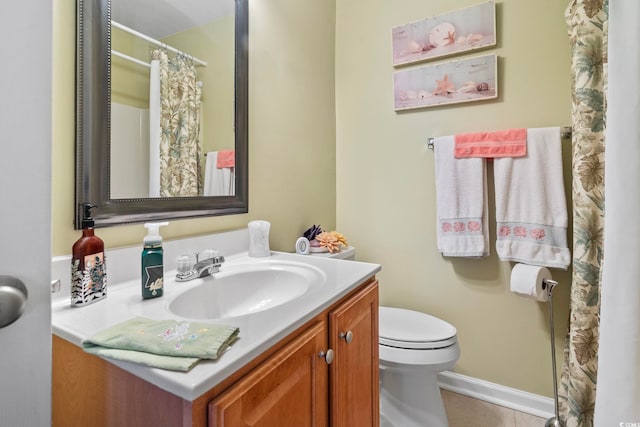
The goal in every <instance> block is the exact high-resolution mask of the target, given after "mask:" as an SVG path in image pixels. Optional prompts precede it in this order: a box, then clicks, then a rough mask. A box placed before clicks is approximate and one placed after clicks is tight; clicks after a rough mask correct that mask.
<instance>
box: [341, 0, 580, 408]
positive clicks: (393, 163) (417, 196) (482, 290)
mask: <svg viewBox="0 0 640 427" xmlns="http://www.w3.org/2000/svg"><path fill="white" fill-rule="evenodd" d="M477 3H479V1H478V0H457V1H450V0H432V1H423V0H403V1H401V2H397V1H396V2H390V1H383V0H350V1H340V0H338V1H337V8H336V9H337V12H336V15H337V20H336V22H337V23H336V41H337V43H336V112H337V115H336V117H337V124H336V130H337V132H336V135H337V149H336V158H337V167H336V173H337V227H338V229H339V230H340V231H342V232H343V233H345V234H346V235H347V236H348V237H350V239H351V243H353V245H354V246H356V248H357V251H358V254H359V256H358V258H359V259H361V260H366V261H373V262H379V263H381V264H382V272H381V274H380V275H379V278H380V280H381V303H382V304H385V305H391V306H399V307H405V308H411V309H416V310H421V311H424V312H428V313H431V314H433V315H436V316H439V317H441V318H443V319H445V320H447V321H449V322H451V323H452V324H453V325H455V326H456V327H457V329H458V337H459V340H460V345H461V349H462V356H461V359H460V361H459V363H458V365H457V367H456V371H457V372H459V373H462V374H465V375H470V376H472V377H477V378H481V379H484V380H487V381H491V382H495V383H498V384H502V385H506V386H509V387H515V388H517V389H521V390H525V391H529V392H532V393H537V394H541V395H546V396H551V395H552V392H553V389H552V380H551V362H550V358H551V357H550V344H549V330H548V326H547V323H548V321H547V315H548V313H547V310H546V305H544V304H541V303H537V302H535V301H530V300H525V299H524V298H520V297H517V296H515V295H513V294H512V293H510V292H509V282H508V280H509V275H510V271H511V264H510V263H507V262H501V261H499V260H498V259H497V257H496V256H495V255H492V256H491V257H489V258H488V259H483V260H479V261H476V260H460V259H452V258H443V257H442V256H441V255H440V254H439V253H438V252H437V250H436V244H435V222H436V221H435V207H434V206H435V190H434V171H433V152H432V151H430V150H427V149H426V141H427V138H429V137H432V136H439V135H448V134H453V133H459V132H472V131H482V130H492V129H505V128H510V127H542V126H566V125H569V124H570V69H569V45H568V39H567V35H566V27H565V23H564V17H563V13H564V7H565V6H566V2H558V1H556V0H540V1H522V0H503V1H500V2H497V32H498V45H497V47H496V48H494V49H489V50H485V51H484V53H487V52H496V53H497V54H498V57H499V62H498V79H499V91H500V96H499V99H498V100H496V101H489V102H483V103H470V104H459V105H454V106H448V107H447V106H445V107H436V108H428V109H421V110H411V111H407V112H403V113H396V112H394V111H393V92H392V85H393V81H392V75H393V67H392V65H391V28H392V27H394V26H397V25H402V24H406V23H408V22H412V21H416V20H420V19H423V18H427V17H430V16H434V15H437V14H440V13H444V12H448V11H451V10H454V9H458V8H461V7H465V6H470V5H473V4H477ZM478 54H480V52H477V53H469V54H465V55H459V56H458V57H463V56H464V57H469V56H474V55H478ZM404 68H407V67H403V69H404ZM564 145H565V147H564V148H565V150H564V151H565V153H564V154H565V160H566V161H565V175H566V180H565V181H566V183H565V186H566V188H567V191H569V189H570V184H569V179H568V178H569V174H570V172H569V166H570V165H569V160H570V159H569V156H570V143H569V142H568V141H565V142H564ZM489 171H490V173H491V171H492V168H490V169H489ZM491 193H493V192H491ZM568 194H570V193H568ZM490 203H491V206H493V197H491V200H490ZM491 218H494V217H493V209H492V213H491ZM492 222H493V223H494V225H493V227H492V228H491V236H492V238H491V240H492V248H491V249H492V251H493V252H495V244H494V243H493V242H494V241H495V219H492ZM553 273H554V277H555V278H556V279H558V280H559V281H560V282H561V289H559V290H558V292H557V295H556V298H555V300H554V301H555V305H556V310H555V314H556V320H557V322H556V326H557V329H556V331H557V340H556V344H557V350H558V354H559V359H561V357H560V356H561V354H562V343H563V342H564V332H565V330H566V320H567V315H568V302H567V301H568V286H569V283H570V275H569V274H568V273H567V272H559V271H558V270H556V271H554V272H553Z"/></svg>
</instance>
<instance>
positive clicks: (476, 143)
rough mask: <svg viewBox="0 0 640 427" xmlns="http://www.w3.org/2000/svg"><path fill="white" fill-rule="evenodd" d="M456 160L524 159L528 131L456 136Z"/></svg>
mask: <svg viewBox="0 0 640 427" xmlns="http://www.w3.org/2000/svg"><path fill="white" fill-rule="evenodd" d="M455 140H456V147H455V156H456V159H465V158H468V157H489V158H496V157H522V156H525V155H526V154H527V130H526V129H508V130H502V131H496V132H476V133H463V134H459V135H456V136H455Z"/></svg>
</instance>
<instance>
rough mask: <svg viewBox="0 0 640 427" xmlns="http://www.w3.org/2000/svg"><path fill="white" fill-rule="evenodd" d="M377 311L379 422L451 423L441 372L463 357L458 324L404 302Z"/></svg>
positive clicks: (403, 426) (399, 426) (386, 426)
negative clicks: (442, 392)
mask: <svg viewBox="0 0 640 427" xmlns="http://www.w3.org/2000/svg"><path fill="white" fill-rule="evenodd" d="M379 314H380V316H379V328H380V331H379V335H380V344H379V351H380V426H381V427H390V426H396V427H447V426H448V422H447V416H446V414H445V411H444V404H443V402H442V397H441V395H440V388H439V387H438V373H440V372H442V371H446V370H449V369H452V368H453V366H454V365H455V363H456V361H457V360H458V359H459V358H460V347H459V346H458V340H457V338H456V328H455V327H453V326H452V325H450V324H449V323H447V322H445V321H444V320H441V319H438V318H437V317H434V316H430V315H428V314H425V313H420V312H417V311H412V310H405V309H402V308H392V307H380V309H379Z"/></svg>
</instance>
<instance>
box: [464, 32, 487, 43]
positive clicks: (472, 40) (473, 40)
mask: <svg viewBox="0 0 640 427" xmlns="http://www.w3.org/2000/svg"><path fill="white" fill-rule="evenodd" d="M482 37H484V36H483V35H482V34H474V33H471V34H469V35H468V36H467V43H469V44H473V43H476V42H479V41H480V40H482Z"/></svg>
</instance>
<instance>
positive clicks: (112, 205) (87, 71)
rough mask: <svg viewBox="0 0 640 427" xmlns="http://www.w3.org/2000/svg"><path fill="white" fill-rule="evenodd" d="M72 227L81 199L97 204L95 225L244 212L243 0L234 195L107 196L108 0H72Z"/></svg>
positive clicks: (243, 2) (238, 18)
mask: <svg viewBox="0 0 640 427" xmlns="http://www.w3.org/2000/svg"><path fill="white" fill-rule="evenodd" d="M77 7H78V9H77V10H78V13H77V50H76V52H77V53H76V178H75V180H76V190H75V191H76V194H75V202H76V209H75V228H76V229H80V228H81V221H82V204H84V203H91V204H94V205H97V206H98V207H97V208H95V209H93V211H92V214H93V218H94V220H95V225H96V227H110V226H114V225H119V224H128V223H139V222H147V221H158V220H169V219H183V218H194V217H202V216H216V215H232V214H240V213H246V212H248V208H249V206H248V205H249V203H248V198H249V188H248V162H249V155H248V153H249V151H248V139H249V135H248V125H249V120H248V115H249V108H248V101H249V79H248V74H249V55H248V31H249V11H248V0H235V7H236V10H235V108H234V115H235V150H236V166H235V171H236V174H235V177H236V178H235V179H236V182H235V191H236V194H235V195H234V196H215V197H171V198H164V197H163V198H153V199H152V198H148V199H111V198H110V173H111V172H110V169H111V168H110V125H111V123H110V117H111V107H110V105H111V83H110V74H111V54H110V52H111V24H110V18H111V0H78V5H77Z"/></svg>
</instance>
